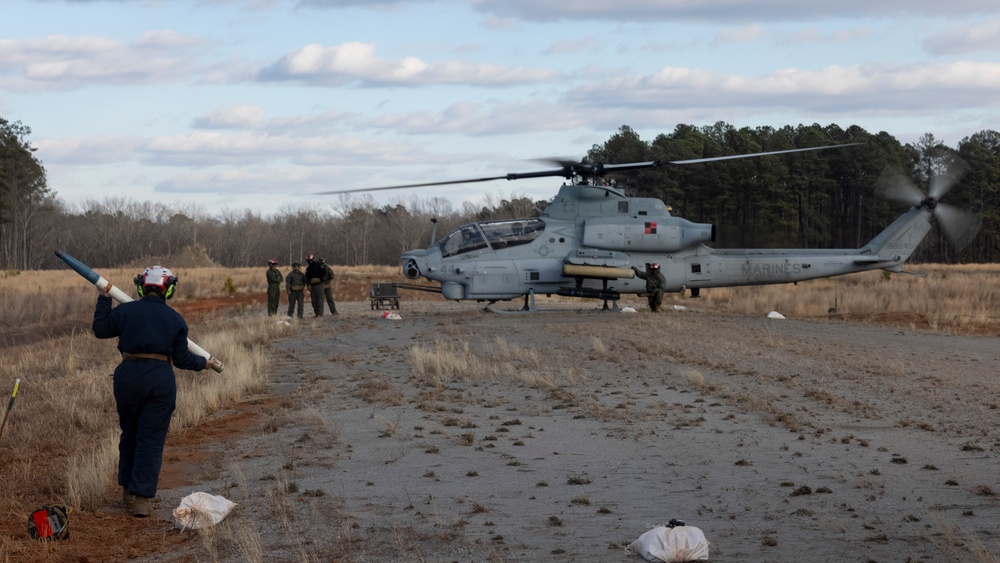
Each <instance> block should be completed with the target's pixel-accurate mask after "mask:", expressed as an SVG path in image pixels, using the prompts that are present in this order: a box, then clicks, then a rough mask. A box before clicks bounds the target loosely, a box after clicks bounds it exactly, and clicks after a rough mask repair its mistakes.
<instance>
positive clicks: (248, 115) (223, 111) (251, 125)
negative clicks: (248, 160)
mask: <svg viewBox="0 0 1000 563" xmlns="http://www.w3.org/2000/svg"><path fill="white" fill-rule="evenodd" d="M263 124H264V108H262V107H260V106H250V105H242V106H223V107H219V108H215V109H213V110H212V111H211V112H209V114H208V115H205V116H202V117H198V118H195V120H194V122H193V123H192V126H193V127H194V128H195V129H257V128H259V127H261V126H262V125H263Z"/></svg>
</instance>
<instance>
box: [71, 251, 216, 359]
mask: <svg viewBox="0 0 1000 563" xmlns="http://www.w3.org/2000/svg"><path fill="white" fill-rule="evenodd" d="M56 256H58V257H59V258H61V259H62V261H63V262H65V263H66V265H68V266H69V267H70V268H73V270H74V271H76V273H78V274H80V275H81V276H83V277H84V279H86V280H87V281H89V282H90V283H92V284H94V285H95V286H97V289H100V290H102V291H103V290H104V288H106V287H108V286H109V285H110V286H111V289H110V290H109V291H108V295H110V296H111V298H112V299H114V300H115V301H117V302H119V303H128V302H130V301H134V299H132V297H131V296H129V294H127V293H125V292H124V291H122V290H120V289H118V288H117V287H115V286H114V285H113V284H112V283H111V282H109V281H108V280H106V279H104V278H103V277H101V276H100V275H99V274H98V273H97V272H95V271H94V270H91V269H90V268H89V267H88V266H87V265H86V264H84V263H83V262H80V261H79V260H77V259H76V258H73V257H72V256H70V255H69V254H66V253H65V252H63V251H62V250H56ZM188 350H190V351H191V353H192V354H195V355H198V356H201V357H203V358H205V359H206V360H207V359H209V358H211V357H212V355H211V354H209V353H208V352H206V351H205V349H204V348H202V347H201V346H198V345H197V344H195V343H194V342H193V341H192V340H191V339H190V338H188ZM216 361H217V362H218V358H216ZM222 367H223V366H222V362H218V363H216V364H215V365H213V366H212V369H214V370H215V371H217V372H219V373H222Z"/></svg>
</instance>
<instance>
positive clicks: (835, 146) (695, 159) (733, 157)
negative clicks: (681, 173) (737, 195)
mask: <svg viewBox="0 0 1000 563" xmlns="http://www.w3.org/2000/svg"><path fill="white" fill-rule="evenodd" d="M863 144H864V143H846V144H843V145H825V146H822V147H809V148H805V149H787V150H783V151H768V152H754V153H748V154H733V155H729V156H713V157H709V158H693V159H690V160H671V161H670V162H667V164H698V163H700V162H715V161H717V160H734V159H737V158H753V157H757V156H771V155H775V154H789V153H794V152H806V151H821V150H825V149H835V148H840V147H853V146H857V145H863Z"/></svg>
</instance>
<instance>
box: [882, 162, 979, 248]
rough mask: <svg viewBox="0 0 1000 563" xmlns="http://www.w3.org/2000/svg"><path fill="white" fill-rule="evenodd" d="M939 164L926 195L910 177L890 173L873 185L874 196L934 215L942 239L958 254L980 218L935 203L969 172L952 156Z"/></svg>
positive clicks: (965, 166) (967, 241)
mask: <svg viewBox="0 0 1000 563" xmlns="http://www.w3.org/2000/svg"><path fill="white" fill-rule="evenodd" d="M941 164H942V166H941V168H940V171H935V173H934V174H933V175H932V176H931V178H930V182H929V184H928V189H927V195H924V194H923V192H921V191H920V188H918V187H917V186H916V184H914V183H913V181H912V180H910V178H908V177H906V176H904V175H903V174H901V173H900V172H898V171H893V170H887V171H885V172H883V173H882V176H881V177H880V178H879V180H878V183H877V185H876V193H878V194H879V195H881V196H882V197H884V198H886V199H890V200H892V201H898V202H901V203H905V204H907V205H912V206H914V207H923V208H925V209H927V210H928V211H930V212H931V213H933V215H934V219H936V220H937V223H938V225H939V226H940V227H941V232H943V233H944V236H945V238H947V239H948V242H950V243H951V245H952V246H953V247H954V248H955V251H956V252H961V250H962V249H963V248H965V247H966V246H968V245H969V243H970V242H972V239H974V238H975V236H976V234H977V233H978V232H979V228H980V227H981V226H982V218H981V217H979V216H978V215H976V214H974V213H970V212H968V211H965V210H962V209H959V208H957V207H955V206H953V205H948V204H947V203H940V202H939V201H938V200H939V199H940V198H942V197H943V196H945V195H946V194H947V193H948V192H949V191H951V189H952V188H953V187H955V184H957V183H958V180H959V179H960V178H961V176H962V174H964V173H965V171H966V170H967V169H968V165H967V164H966V163H965V161H963V160H962V159H960V158H958V157H957V156H954V155H949V156H948V157H946V159H945V160H944V161H943V162H942V163H941Z"/></svg>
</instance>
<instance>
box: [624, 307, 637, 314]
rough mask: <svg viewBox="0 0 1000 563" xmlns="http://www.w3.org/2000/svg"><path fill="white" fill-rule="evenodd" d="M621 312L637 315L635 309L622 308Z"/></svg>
mask: <svg viewBox="0 0 1000 563" xmlns="http://www.w3.org/2000/svg"><path fill="white" fill-rule="evenodd" d="M621 312H622V313H635V312H636V310H635V307H622V308H621Z"/></svg>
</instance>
